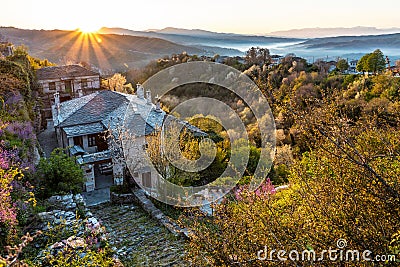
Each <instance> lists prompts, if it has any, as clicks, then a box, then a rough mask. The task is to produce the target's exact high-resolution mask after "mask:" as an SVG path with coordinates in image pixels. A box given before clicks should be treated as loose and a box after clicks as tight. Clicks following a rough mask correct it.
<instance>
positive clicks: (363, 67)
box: [356, 54, 371, 72]
mask: <svg viewBox="0 0 400 267" xmlns="http://www.w3.org/2000/svg"><path fill="white" fill-rule="evenodd" d="M370 55H371V54H365V55H364V56H362V57H361V58H360V60H359V61H358V62H357V66H356V69H357V71H360V72H366V71H368V66H367V60H368V57H369V56H370Z"/></svg>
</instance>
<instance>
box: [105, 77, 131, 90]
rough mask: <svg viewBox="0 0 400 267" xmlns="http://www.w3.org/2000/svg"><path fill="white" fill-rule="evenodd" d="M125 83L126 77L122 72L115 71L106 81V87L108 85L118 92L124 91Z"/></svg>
mask: <svg viewBox="0 0 400 267" xmlns="http://www.w3.org/2000/svg"><path fill="white" fill-rule="evenodd" d="M125 83H126V78H125V77H124V76H122V75H121V74H120V73H115V74H114V75H113V76H112V77H111V78H109V79H107V80H106V81H105V85H106V87H108V88H109V89H110V90H111V91H117V92H124V85H125ZM103 84H104V82H103Z"/></svg>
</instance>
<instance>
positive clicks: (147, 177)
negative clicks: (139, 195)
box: [142, 172, 151, 187]
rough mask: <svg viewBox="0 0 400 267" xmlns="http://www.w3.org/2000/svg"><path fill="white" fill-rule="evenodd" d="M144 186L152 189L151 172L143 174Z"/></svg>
mask: <svg viewBox="0 0 400 267" xmlns="http://www.w3.org/2000/svg"><path fill="white" fill-rule="evenodd" d="M142 185H143V186H144V187H151V172H145V173H143V174H142Z"/></svg>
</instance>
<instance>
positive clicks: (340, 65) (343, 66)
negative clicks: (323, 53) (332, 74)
mask: <svg viewBox="0 0 400 267" xmlns="http://www.w3.org/2000/svg"><path fill="white" fill-rule="evenodd" d="M336 68H337V69H338V70H340V71H341V72H344V71H345V70H348V69H349V63H348V62H347V60H346V59H344V58H341V59H339V60H338V62H337V63H336Z"/></svg>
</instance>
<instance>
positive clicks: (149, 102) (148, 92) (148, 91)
mask: <svg viewBox="0 0 400 267" xmlns="http://www.w3.org/2000/svg"><path fill="white" fill-rule="evenodd" d="M146 99H147V104H148V105H151V103H152V102H151V91H150V90H147V91H146Z"/></svg>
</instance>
